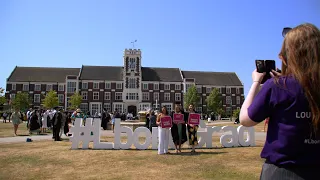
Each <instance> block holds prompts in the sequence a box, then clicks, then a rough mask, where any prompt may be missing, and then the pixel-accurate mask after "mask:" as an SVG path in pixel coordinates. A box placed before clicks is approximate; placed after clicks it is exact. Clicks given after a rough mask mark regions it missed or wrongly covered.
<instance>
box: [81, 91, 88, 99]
mask: <svg viewBox="0 0 320 180" xmlns="http://www.w3.org/2000/svg"><path fill="white" fill-rule="evenodd" d="M81 96H82V100H88V92H85V91H84V92H81Z"/></svg>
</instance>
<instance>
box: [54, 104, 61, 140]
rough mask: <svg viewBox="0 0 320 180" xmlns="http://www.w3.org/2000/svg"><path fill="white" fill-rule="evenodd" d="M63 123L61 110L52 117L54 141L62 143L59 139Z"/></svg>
mask: <svg viewBox="0 0 320 180" xmlns="http://www.w3.org/2000/svg"><path fill="white" fill-rule="evenodd" d="M62 121H63V115H62V109H59V111H57V112H56V113H55V115H54V121H53V124H54V125H53V127H54V128H53V129H54V141H62V140H61V138H60V130H61V126H62Z"/></svg>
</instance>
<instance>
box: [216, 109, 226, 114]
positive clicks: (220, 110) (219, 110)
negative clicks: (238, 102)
mask: <svg viewBox="0 0 320 180" xmlns="http://www.w3.org/2000/svg"><path fill="white" fill-rule="evenodd" d="M224 113H225V112H224V110H223V109H222V108H219V109H218V110H217V114H219V115H220V116H223V115H224Z"/></svg>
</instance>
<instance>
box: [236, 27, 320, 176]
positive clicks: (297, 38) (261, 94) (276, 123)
mask: <svg viewBox="0 0 320 180" xmlns="http://www.w3.org/2000/svg"><path fill="white" fill-rule="evenodd" d="M284 32H285V33H284V36H285V38H284V41H283V45H282V48H281V51H280V54H279V58H280V59H281V61H282V68H281V73H280V72H276V67H275V63H273V62H272V61H268V62H267V61H258V62H256V63H257V69H256V70H254V71H253V72H252V81H253V82H252V85H251V88H250V91H249V93H248V95H247V97H246V99H245V101H244V103H243V105H242V108H241V111H240V117H239V119H240V123H241V124H242V125H244V126H247V127H250V126H255V125H256V124H258V123H260V122H262V121H263V120H265V119H266V118H269V122H268V130H267V134H266V136H267V138H266V142H265V145H264V148H263V150H262V152H261V157H262V158H264V159H266V161H265V163H264V164H263V167H262V172H261V177H260V179H262V180H269V179H270V180H271V179H272V180H278V179H319V177H318V176H319V175H318V170H320V153H319V152H320V91H319V86H320V31H319V29H318V28H317V27H315V26H314V25H312V24H302V25H299V26H297V27H295V28H293V29H288V28H286V29H285V30H284ZM273 64H274V66H273ZM268 66H269V67H268ZM272 66H273V67H272ZM270 67H271V68H270ZM269 75H270V76H269ZM261 84H263V85H262V88H261V90H260V91H259V87H260V85H261Z"/></svg>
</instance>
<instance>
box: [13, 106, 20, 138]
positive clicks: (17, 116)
mask: <svg viewBox="0 0 320 180" xmlns="http://www.w3.org/2000/svg"><path fill="white" fill-rule="evenodd" d="M11 119H12V124H13V130H14V136H17V130H18V127H19V124H20V123H21V122H22V120H21V114H20V112H19V110H18V109H15V110H14V112H13V113H12V115H11Z"/></svg>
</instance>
